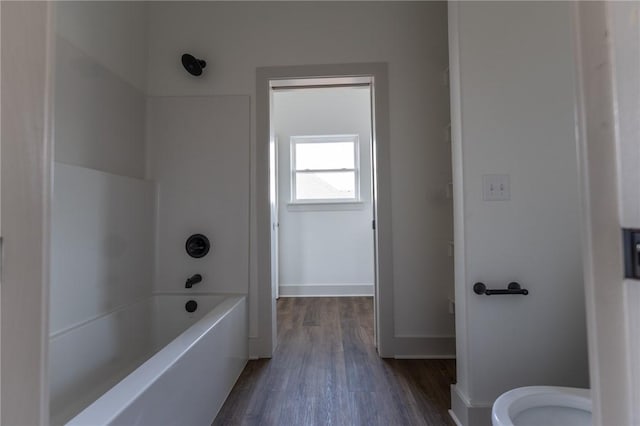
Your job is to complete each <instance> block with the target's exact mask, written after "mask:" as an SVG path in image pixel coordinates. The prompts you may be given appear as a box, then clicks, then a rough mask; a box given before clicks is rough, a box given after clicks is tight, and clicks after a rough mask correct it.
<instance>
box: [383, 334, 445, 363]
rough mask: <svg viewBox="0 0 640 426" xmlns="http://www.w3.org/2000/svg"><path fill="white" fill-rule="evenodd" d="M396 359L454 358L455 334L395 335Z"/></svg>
mask: <svg viewBox="0 0 640 426" xmlns="http://www.w3.org/2000/svg"><path fill="white" fill-rule="evenodd" d="M394 340H395V345H394V352H395V353H394V355H393V357H394V358H396V359H454V358H456V338H455V336H402V335H400V336H399V335H396V336H395V339H394Z"/></svg>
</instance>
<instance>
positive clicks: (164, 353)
mask: <svg viewBox="0 0 640 426" xmlns="http://www.w3.org/2000/svg"><path fill="white" fill-rule="evenodd" d="M153 296H172V297H185V296H193V297H194V298H195V297H198V296H224V297H225V299H224V300H223V301H221V302H220V303H219V304H218V305H216V306H215V307H214V308H213V309H211V310H210V311H209V312H207V314H206V315H205V316H204V317H202V318H200V319H199V320H198V321H196V322H195V323H194V324H192V325H191V326H190V327H189V328H187V329H186V330H184V331H182V332H181V333H180V334H179V335H178V336H176V337H175V338H174V339H172V340H171V341H170V342H169V343H167V344H166V345H165V346H164V347H162V349H160V350H159V351H158V352H156V353H155V354H153V355H152V356H151V357H150V358H149V359H147V360H146V361H145V362H144V363H142V364H141V365H140V366H139V367H137V368H136V369H135V370H133V371H132V372H131V373H130V374H129V375H127V376H126V377H125V378H123V379H122V380H121V381H119V382H118V383H117V384H116V385H114V386H113V387H111V388H110V389H109V390H108V391H107V392H105V393H104V394H102V395H101V396H100V397H99V398H98V399H96V400H95V401H94V402H92V403H91V404H89V405H88V406H87V407H86V408H85V409H83V410H82V411H80V412H79V413H78V414H77V415H75V416H74V417H72V418H71V419H69V421H68V422H67V423H66V425H70V426H73V425H76V426H80V425H89V424H105V425H106V424H110V423H112V422H113V420H114V419H115V418H117V417H118V416H119V415H120V414H121V413H122V412H123V411H124V410H125V409H126V408H127V407H128V405H129V404H130V403H131V402H133V401H135V400H136V399H137V398H138V397H140V395H142V394H143V393H144V392H145V391H146V390H147V389H149V388H150V387H151V386H152V385H153V384H154V383H155V382H156V381H157V380H158V379H159V378H160V377H162V375H163V373H165V372H166V371H168V370H169V369H170V368H171V367H172V366H173V365H174V364H175V363H176V362H177V361H178V360H179V359H180V358H182V357H183V356H184V354H185V353H187V352H188V351H189V350H190V349H191V348H192V347H193V346H195V345H196V344H197V343H198V342H199V341H200V340H202V338H203V337H204V336H205V335H206V334H207V333H208V332H209V331H211V329H213V328H214V327H215V326H216V325H217V324H218V323H219V322H220V321H222V320H223V319H224V318H225V317H226V314H227V313H228V312H230V311H232V310H233V309H235V308H236V307H237V306H238V305H239V304H240V303H242V302H243V301H245V300H246V298H247V295H245V294H229V293H226V294H223V293H154V294H153ZM196 331H197V333H196ZM186 336H189V337H188V338H187V337H186ZM167 361H169V362H167Z"/></svg>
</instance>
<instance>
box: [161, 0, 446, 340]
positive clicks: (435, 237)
mask: <svg viewBox="0 0 640 426" xmlns="http://www.w3.org/2000/svg"><path fill="white" fill-rule="evenodd" d="M148 7H149V12H150V17H149V36H148V39H149V43H150V44H149V64H148V66H149V86H148V87H149V92H150V94H152V95H179V96H182V95H200V96H202V95H220V94H244V95H249V96H254V94H255V87H254V86H255V78H256V76H255V72H256V67H258V66H273V65H296V64H303V65H304V64H323V63H324V64H333V63H353V62H388V63H389V87H390V111H391V113H390V117H391V118H390V120H391V124H390V126H391V130H390V131H391V173H392V176H391V185H392V204H393V213H392V215H393V219H392V220H393V255H394V288H395V294H394V303H395V318H394V319H395V332H396V336H397V337H414V338H420V339H423V338H424V339H428V338H430V337H433V336H448V337H449V338H451V337H452V335H453V317H452V315H450V314H449V313H448V300H447V299H448V297H449V295H450V293H451V288H452V281H453V277H452V275H453V267H452V258H450V257H448V253H447V251H448V241H449V240H450V239H451V236H452V220H451V215H452V209H451V202H450V200H448V199H446V196H445V189H446V185H447V183H448V182H449V181H450V175H451V171H450V146H449V144H448V143H447V142H445V140H444V137H443V133H444V132H443V128H444V127H445V125H446V124H447V122H448V120H449V112H448V89H447V88H446V87H444V86H443V84H442V71H443V69H444V68H445V67H446V66H447V41H446V40H447V38H446V37H447V34H446V5H445V4H444V3H418V2H416V3H395V2H393V3H391V2H390V3H385V2H371V3H369V2H346V3H339V2H313V3H312V2H301V3H275V2H274V3H272V2H256V3H224V2H211V3H207V2H200V3H184V2H175V3H169V2H158V3H153V4H150V5H149V6H148ZM185 51H189V52H191V53H193V54H194V55H196V56H199V57H202V58H204V59H206V60H207V63H208V65H207V68H206V70H205V73H204V75H203V77H202V78H193V77H191V76H189V75H187V74H186V73H185V71H184V70H183V69H182V67H181V65H180V61H179V58H180V55H181V53H183V52H185ZM252 111H253V106H252ZM252 120H253V119H252ZM252 127H253V123H252ZM255 144H256V142H255V136H252V145H251V159H252V161H255V158H256V157H255V153H256V149H255ZM251 173H252V180H251V185H252V187H253V186H254V185H256V184H257V182H256V181H255V171H254V168H252V171H251ZM236 190H238V191H241V192H246V191H248V190H250V188H248V187H240V186H236ZM251 191H253V190H251ZM252 194H253V192H252ZM251 202H252V204H251V208H252V213H251V235H255V231H256V217H257V216H256V214H257V213H256V211H255V209H254V206H255V204H254V197H253V195H252V201H251ZM254 243H255V241H253V240H252V245H251V247H252V251H251V259H250V269H249V270H250V290H249V296H250V297H249V300H250V310H249V311H250V324H251V326H250V335H251V336H253V337H255V336H256V334H257V328H258V327H257V297H256V296H257V294H258V291H257V281H258V280H257V264H256V259H257V251H256V247H257V245H256V244H254ZM267 280H268V278H267Z"/></svg>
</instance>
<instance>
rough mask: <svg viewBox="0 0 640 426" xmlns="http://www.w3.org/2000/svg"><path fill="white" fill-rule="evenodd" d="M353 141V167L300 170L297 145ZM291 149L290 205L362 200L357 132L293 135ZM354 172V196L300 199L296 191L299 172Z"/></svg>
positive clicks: (290, 140) (357, 201)
mask: <svg viewBox="0 0 640 426" xmlns="http://www.w3.org/2000/svg"><path fill="white" fill-rule="evenodd" d="M338 142H351V143H353V168H342V169H304V170H298V169H297V166H296V147H297V145H298V144H321V143H338ZM289 151H290V157H291V158H290V163H289V172H290V176H291V178H290V183H291V184H290V197H289V199H290V201H289V204H290V205H305V204H314V205H318V204H354V203H360V202H362V200H361V198H360V137H359V135H357V134H344V135H313V136H291V137H290V139H289ZM335 172H353V174H354V196H353V197H352V198H304V199H298V198H297V192H296V181H297V175H298V174H299V173H335Z"/></svg>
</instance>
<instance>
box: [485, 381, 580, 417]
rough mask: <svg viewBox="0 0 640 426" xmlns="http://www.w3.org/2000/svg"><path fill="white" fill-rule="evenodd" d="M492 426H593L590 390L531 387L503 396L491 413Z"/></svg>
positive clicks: (512, 391)
mask: <svg viewBox="0 0 640 426" xmlns="http://www.w3.org/2000/svg"><path fill="white" fill-rule="evenodd" d="M491 422H492V423H493V426H582V425H586V426H588V425H591V392H590V390H589V389H578V388H564V387H555V386H528V387H523V388H517V389H512V390H510V391H508V392H505V393H503V394H502V395H500V397H499V398H498V399H496V402H495V403H494V404H493V410H492V412H491Z"/></svg>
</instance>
